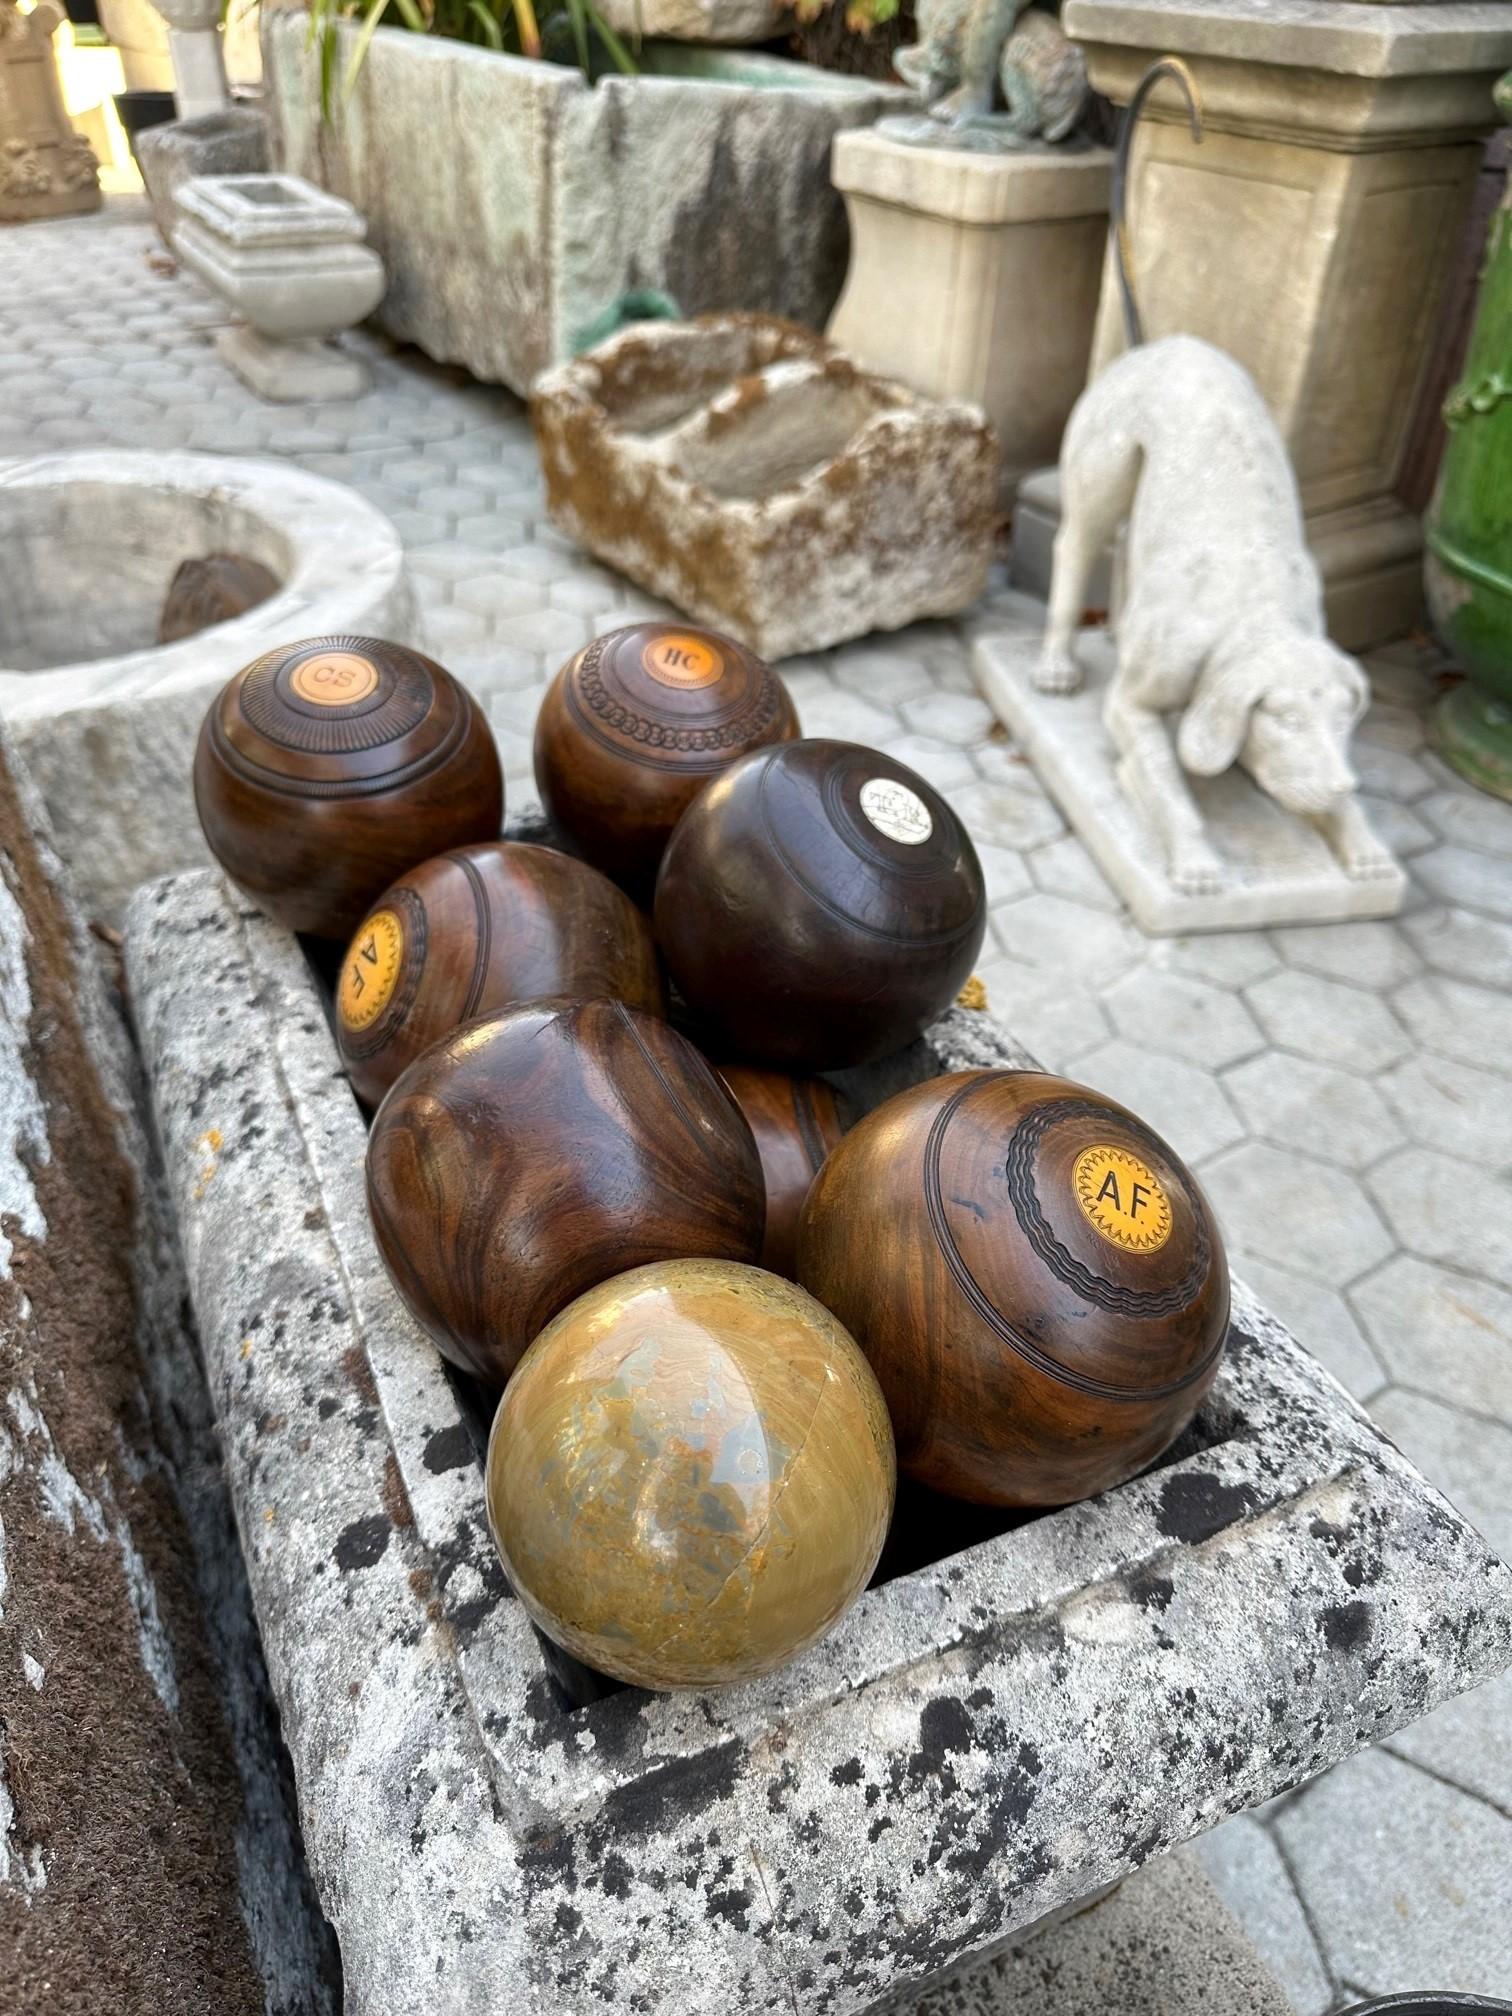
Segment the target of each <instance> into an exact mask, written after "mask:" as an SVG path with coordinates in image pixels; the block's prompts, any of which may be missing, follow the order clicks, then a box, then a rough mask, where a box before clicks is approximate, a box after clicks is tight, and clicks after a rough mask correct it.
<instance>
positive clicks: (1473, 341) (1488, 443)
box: [1425, 72, 1512, 798]
mask: <svg viewBox="0 0 1512 2016" xmlns="http://www.w3.org/2000/svg"><path fill="white" fill-rule="evenodd" d="M1496 102H1497V106H1498V107H1499V109H1500V111H1501V114H1502V117H1503V118H1504V119H1506V120H1508V121H1512V72H1509V73H1508V75H1507V76H1505V77H1503V79H1502V80H1501V82H1500V84H1498V85H1497V87H1496ZM1444 419H1445V421H1446V422H1447V424H1448V428H1449V440H1448V445H1447V447H1446V448H1445V450H1444V462H1443V467H1442V469H1441V470H1440V472H1439V480H1438V489H1437V491H1436V493H1435V495H1434V500H1433V504H1432V507H1431V509H1430V511H1429V516H1428V528H1427V534H1428V557H1427V563H1426V568H1425V574H1426V586H1427V590H1428V607H1429V609H1430V610H1431V611H1432V614H1433V622H1434V627H1435V628H1436V629H1437V631H1438V633H1439V636H1440V637H1441V638H1442V639H1443V642H1444V644H1445V645H1446V646H1447V648H1448V649H1449V650H1450V651H1451V652H1452V653H1453V654H1454V657H1455V659H1456V660H1457V661H1458V663H1459V665H1460V666H1461V668H1462V669H1463V671H1464V673H1465V675H1466V676H1465V683H1464V684H1463V685H1462V686H1456V687H1455V688H1453V690H1452V691H1451V692H1449V693H1446V694H1445V696H1444V698H1443V699H1442V700H1441V701H1440V702H1439V703H1438V706H1437V707H1436V708H1435V709H1434V713H1433V721H1432V734H1433V739H1434V741H1435V742H1436V744H1437V745H1438V748H1439V750H1440V751H1441V753H1442V754H1443V756H1444V758H1445V760H1446V761H1447V762H1449V763H1452V764H1453V765H1454V767H1455V769H1456V770H1458V771H1460V772H1461V773H1462V775H1464V776H1466V777H1468V778H1469V779H1470V781H1471V782H1472V783H1473V784H1478V785H1480V787H1481V788H1482V790H1485V791H1493V792H1495V793H1496V794H1497V795H1498V796H1499V797H1502V798H1512V176H1509V177H1508V183H1507V194H1506V196H1505V197H1504V198H1503V199H1502V206H1501V208H1500V209H1499V210H1498V211H1497V213H1496V216H1495V218H1494V219H1493V220H1492V225H1491V235H1490V239H1489V240H1488V242H1487V246H1486V257H1485V263H1484V265H1483V266H1482V268H1481V286H1480V300H1479V303H1478V305H1477V308H1476V314H1475V327H1474V330H1473V331H1472V333H1471V337H1470V349H1469V354H1468V355H1467V357H1466V359H1465V370H1464V376H1463V377H1462V378H1461V380H1460V382H1459V384H1458V385H1457V386H1456V387H1455V388H1454V390H1453V391H1452V392H1451V393H1450V394H1449V397H1448V398H1447V400H1445V402H1444Z"/></svg>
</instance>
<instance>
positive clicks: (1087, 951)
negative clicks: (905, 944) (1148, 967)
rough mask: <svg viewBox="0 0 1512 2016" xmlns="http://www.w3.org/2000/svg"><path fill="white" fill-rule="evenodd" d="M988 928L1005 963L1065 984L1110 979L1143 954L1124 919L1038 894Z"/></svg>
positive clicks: (1008, 906) (998, 913)
mask: <svg viewBox="0 0 1512 2016" xmlns="http://www.w3.org/2000/svg"><path fill="white" fill-rule="evenodd" d="M991 929H992V933H993V936H994V937H995V938H996V939H997V941H998V943H999V945H1001V947H1002V948H1003V951H1004V953H1005V954H1006V955H1007V956H1008V957H1009V958H1010V959H1014V960H1017V961H1018V962H1019V963H1020V964H1021V965H1025V966H1037V967H1039V968H1041V969H1042V970H1044V971H1046V972H1048V973H1049V974H1051V975H1053V976H1054V977H1055V978H1056V979H1058V980H1061V981H1063V982H1066V983H1068V984H1069V983H1074V982H1078V981H1080V982H1083V983H1085V982H1096V981H1101V980H1109V979H1111V978H1112V977H1113V975H1114V974H1116V973H1121V972H1123V971H1125V970H1126V968H1128V967H1130V966H1132V965H1134V964H1136V962H1138V961H1139V960H1140V959H1141V958H1142V957H1143V954H1144V941H1143V939H1142V938H1141V937H1140V935H1139V933H1138V932H1137V931H1136V930H1135V928H1134V926H1133V925H1132V924H1130V923H1129V922H1128V921H1127V920H1126V919H1124V918H1122V917H1110V916H1109V915H1108V914H1107V912H1106V911H1104V910H1089V909H1088V908H1087V907H1086V905H1085V904H1082V903H1068V902H1067V901H1066V900H1065V898H1064V897H1061V896H1046V895H1044V894H1043V893H1041V892H1036V893H1035V894H1034V895H1032V896H1021V897H1020V898H1019V899H1018V901H1017V902H1014V903H1005V904H1004V905H1003V907H1002V908H1001V909H999V910H995V911H994V912H993V913H992V925H991ZM1104 1027H1105V1028H1106V1024H1104ZM1110 1033H1111V1032H1110Z"/></svg>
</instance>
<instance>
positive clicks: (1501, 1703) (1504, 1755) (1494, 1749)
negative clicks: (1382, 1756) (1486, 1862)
mask: <svg viewBox="0 0 1512 2016" xmlns="http://www.w3.org/2000/svg"><path fill="white" fill-rule="evenodd" d="M1386 1748H1387V1749H1388V1750H1391V1751H1393V1752H1394V1753H1395V1754H1396V1755H1397V1756H1398V1757H1406V1758H1407V1759H1408V1760H1409V1761H1410V1762H1412V1763H1414V1764H1421V1765H1422V1766H1423V1767H1424V1768H1425V1769H1426V1770H1429V1771H1432V1772H1433V1773H1434V1774H1435V1776H1437V1777H1439V1778H1448V1779H1450V1780H1451V1781H1452V1782H1453V1783H1454V1784H1456V1785H1462V1786H1463V1787H1464V1788H1465V1790H1466V1791H1467V1792H1476V1793H1479V1795H1480V1797H1481V1798H1482V1799H1489V1800H1491V1802H1492V1803H1493V1804H1494V1805H1497V1806H1500V1808H1501V1809H1502V1811H1503V1812H1504V1813H1512V1673H1503V1674H1502V1676H1501V1678H1500V1679H1499V1680H1492V1681H1490V1682H1489V1683H1488V1684H1487V1685H1486V1686H1484V1687H1477V1688H1475V1689H1474V1690H1473V1691H1472V1692H1471V1693H1469V1694H1461V1695H1460V1697H1459V1699H1458V1700H1457V1701H1446V1702H1445V1703H1444V1705H1443V1707H1442V1708H1435V1709H1434V1711H1433V1713H1432V1714H1431V1715H1425V1716H1424V1717H1423V1719H1422V1721H1421V1722H1414V1723H1412V1724H1411V1725H1410V1726H1409V1727H1408V1728H1406V1729H1400V1730H1398V1732H1397V1733H1396V1735H1395V1736H1388V1737H1387V1739H1386ZM1505 1985H1506V1984H1504V1986H1505Z"/></svg>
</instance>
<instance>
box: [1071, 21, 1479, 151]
mask: <svg viewBox="0 0 1512 2016" xmlns="http://www.w3.org/2000/svg"><path fill="white" fill-rule="evenodd" d="M1065 28H1066V32H1067V33H1068V34H1069V35H1073V36H1075V37H1076V39H1077V40H1078V41H1080V42H1089V43H1099V44H1110V43H1122V44H1128V45H1130V46H1132V47H1134V48H1136V49H1147V50H1149V51H1150V52H1151V54H1152V56H1153V55H1158V54H1161V53H1163V52H1165V51H1168V50H1179V51H1180V52H1182V53H1183V54H1186V55H1196V56H1213V57H1217V58H1220V59H1222V60H1223V61H1225V62H1230V63H1279V64H1284V65H1286V66H1287V67H1288V68H1293V69H1309V70H1328V71H1335V72H1339V73H1342V74H1344V75H1348V76H1353V77H1381V78H1385V77H1430V76H1440V75H1444V74H1447V73H1449V72H1454V71H1470V70H1486V71H1499V70H1504V69H1506V68H1507V66H1508V64H1509V63H1512V18H1509V15H1508V11H1507V9H1506V7H1505V6H1503V5H1501V4H1499V0H1427V4H1422V0H1420V4H1418V5H1394V6H1390V7H1386V6H1381V5H1379V4H1377V5H1373V6H1361V5H1360V4H1359V0H1219V4H1214V0H1066V10H1065ZM1492 116H1493V115H1492V112H1491V108H1490V106H1489V105H1488V106H1487V109H1486V121H1487V124H1488V125H1489V124H1490V123H1491V119H1492Z"/></svg>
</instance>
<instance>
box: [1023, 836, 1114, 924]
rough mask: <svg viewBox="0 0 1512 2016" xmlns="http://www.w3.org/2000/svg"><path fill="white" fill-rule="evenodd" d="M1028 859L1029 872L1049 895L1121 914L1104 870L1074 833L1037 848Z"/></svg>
mask: <svg viewBox="0 0 1512 2016" xmlns="http://www.w3.org/2000/svg"><path fill="white" fill-rule="evenodd" d="M1025 858H1026V859H1027V861H1028V863H1029V872H1030V873H1031V874H1032V875H1033V877H1034V879H1035V881H1036V883H1038V885H1039V887H1040V888H1041V889H1043V890H1044V891H1045V892H1046V894H1047V895H1050V896H1064V897H1066V898H1067V899H1068V900H1069V901H1070V902H1072V903H1089V904H1091V905H1092V907H1093V908H1094V909H1097V910H1108V911H1112V912H1114V913H1116V912H1118V911H1120V910H1122V908H1123V903H1122V901H1121V899H1120V898H1119V896H1118V894H1117V892H1116V891H1115V890H1114V889H1113V888H1111V887H1110V885H1109V884H1108V883H1107V882H1106V881H1105V880H1104V879H1103V873H1102V870H1101V869H1100V868H1099V867H1098V865H1097V863H1096V862H1095V861H1094V860H1093V859H1092V856H1091V855H1090V854H1089V853H1088V852H1087V850H1086V848H1085V847H1084V846H1083V845H1082V843H1081V842H1080V840H1078V839H1077V837H1076V835H1075V834H1074V833H1067V834H1065V835H1064V836H1063V837H1062V838H1061V839H1059V840H1051V841H1049V842H1048V843H1047V844H1046V845H1045V846H1043V847H1036V848H1035V849H1034V851H1033V853H1032V854H1029V855H1028V856H1026V857H1025Z"/></svg>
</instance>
